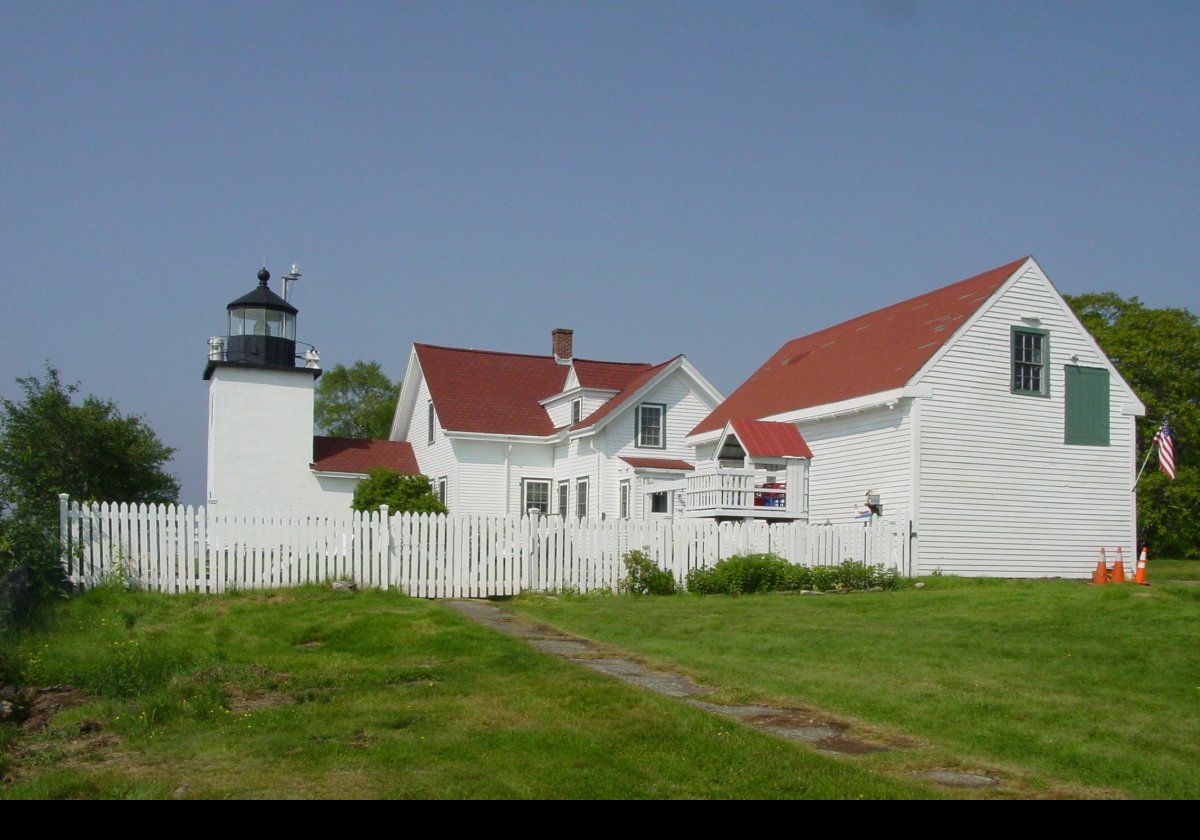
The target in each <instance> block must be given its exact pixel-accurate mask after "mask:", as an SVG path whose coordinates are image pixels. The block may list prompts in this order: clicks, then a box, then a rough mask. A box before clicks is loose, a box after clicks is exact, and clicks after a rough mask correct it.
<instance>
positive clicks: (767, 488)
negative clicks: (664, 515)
mask: <svg viewBox="0 0 1200 840" xmlns="http://www.w3.org/2000/svg"><path fill="white" fill-rule="evenodd" d="M807 473H808V467H807V462H804V461H798V462H797V463H795V464H787V465H783V464H781V465H779V467H777V468H770V467H753V466H752V467H722V466H716V467H713V468H710V469H701V470H697V471H696V472H695V473H693V474H692V475H689V476H688V477H687V478H686V479H685V481H686V486H685V488H684V492H683V496H684V499H683V502H684V503H683V509H682V510H681V511H680V513H681V514H682V515H683V516H684V517H687V518H693V519H694V518H705V519H766V520H773V521H792V520H797V519H803V520H806V519H808V493H807V492H806V489H807Z"/></svg>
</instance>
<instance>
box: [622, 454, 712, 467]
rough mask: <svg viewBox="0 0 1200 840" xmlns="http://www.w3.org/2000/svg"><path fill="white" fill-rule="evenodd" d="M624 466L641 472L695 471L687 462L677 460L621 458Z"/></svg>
mask: <svg viewBox="0 0 1200 840" xmlns="http://www.w3.org/2000/svg"><path fill="white" fill-rule="evenodd" d="M621 460H622V461H624V462H625V463H626V464H628V465H629V466H631V467H634V468H636V469H643V470H691V469H695V468H694V467H693V466H692V465H691V464H689V463H688V462H687V461H681V460H679V459H678V458H625V457H622V458H621Z"/></svg>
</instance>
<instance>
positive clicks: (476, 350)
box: [413, 341, 682, 368]
mask: <svg viewBox="0 0 1200 840" xmlns="http://www.w3.org/2000/svg"><path fill="white" fill-rule="evenodd" d="M413 347H428V348H429V349H430V350H450V351H453V352H455V353H486V354H488V355H489V356H517V357H519V358H522V359H541V360H543V361H547V362H549V361H555V360H556V357H555V356H553V355H547V354H545V353H517V352H514V351H512V350H481V349H479V348H477V347H450V346H449V345H446V344H429V343H428V342H424V341H414V342H413ZM680 355H682V354H680ZM571 361H572V362H588V363H589V364H593V365H626V366H628V367H642V368H649V367H654V365H652V364H650V363H649V362H613V361H608V360H606V359H580V358H574V359H572V360H571ZM564 367H565V365H564Z"/></svg>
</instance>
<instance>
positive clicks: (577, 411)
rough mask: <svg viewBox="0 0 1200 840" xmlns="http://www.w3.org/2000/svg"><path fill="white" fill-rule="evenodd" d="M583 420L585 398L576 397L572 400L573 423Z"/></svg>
mask: <svg viewBox="0 0 1200 840" xmlns="http://www.w3.org/2000/svg"><path fill="white" fill-rule="evenodd" d="M582 419H583V398H582V397H576V398H575V399H573V400H571V422H572V423H578V422H579V421H580V420H582Z"/></svg>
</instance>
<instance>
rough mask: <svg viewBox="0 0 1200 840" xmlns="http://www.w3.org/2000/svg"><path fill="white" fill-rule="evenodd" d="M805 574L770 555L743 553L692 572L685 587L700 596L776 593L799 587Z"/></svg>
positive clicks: (799, 567)
mask: <svg viewBox="0 0 1200 840" xmlns="http://www.w3.org/2000/svg"><path fill="white" fill-rule="evenodd" d="M805 571H807V569H805V568H804V567H803V566H793V565H792V564H791V563H789V562H787V561H786V560H784V559H783V558H781V557H778V556H777V555H774V554H744V555H739V556H736V557H730V558H728V559H726V560H722V561H720V562H719V563H717V564H716V565H715V566H713V567H712V568H711V569H693V570H692V571H691V572H690V573H689V574H688V578H687V585H688V589H689V590H690V591H692V592H699V593H700V594H702V595H715V594H724V595H748V594H750V593H753V592H776V591H779V590H783V589H799V588H801V587H802V585H803V581H802V580H801V579H800V578H801V575H802V573H803V572H805Z"/></svg>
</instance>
